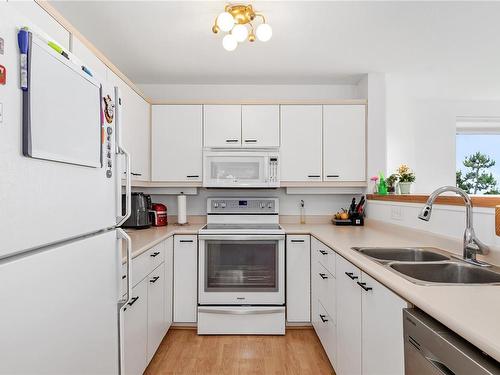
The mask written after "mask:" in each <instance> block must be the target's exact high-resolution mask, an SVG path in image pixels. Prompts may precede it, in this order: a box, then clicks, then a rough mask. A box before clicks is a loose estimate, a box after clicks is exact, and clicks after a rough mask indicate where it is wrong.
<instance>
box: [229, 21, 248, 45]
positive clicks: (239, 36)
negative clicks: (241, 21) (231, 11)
mask: <svg viewBox="0 0 500 375" xmlns="http://www.w3.org/2000/svg"><path fill="white" fill-rule="evenodd" d="M231 34H232V35H233V36H234V37H235V38H236V41H238V42H244V41H245V40H246V39H247V37H248V29H247V28H246V26H244V25H236V26H235V27H233V30H232V31H231Z"/></svg>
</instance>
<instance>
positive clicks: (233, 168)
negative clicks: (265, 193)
mask: <svg viewBox="0 0 500 375" xmlns="http://www.w3.org/2000/svg"><path fill="white" fill-rule="evenodd" d="M267 168H268V166H267V164H266V158H264V157H258V156H256V157H247V156H235V155H231V156H210V157H208V158H207V163H206V170H205V178H206V184H205V186H212V187H232V186H238V187H245V186H247V187H259V186H262V187H265V186H267V185H268V184H267V182H268V179H267V176H268V170H267Z"/></svg>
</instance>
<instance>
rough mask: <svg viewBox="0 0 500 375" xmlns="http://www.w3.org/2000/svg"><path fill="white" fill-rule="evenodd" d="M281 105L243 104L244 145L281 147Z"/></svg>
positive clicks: (242, 128)
mask: <svg viewBox="0 0 500 375" xmlns="http://www.w3.org/2000/svg"><path fill="white" fill-rule="evenodd" d="M279 124H280V110H279V105H243V106H241V134H242V145H243V147H279V145H280V128H279Z"/></svg>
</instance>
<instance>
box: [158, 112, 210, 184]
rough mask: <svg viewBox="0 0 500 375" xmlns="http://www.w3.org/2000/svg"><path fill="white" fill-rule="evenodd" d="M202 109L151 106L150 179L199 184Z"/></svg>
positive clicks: (200, 176)
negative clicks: (197, 182) (196, 182)
mask: <svg viewBox="0 0 500 375" xmlns="http://www.w3.org/2000/svg"><path fill="white" fill-rule="evenodd" d="M202 116H203V115H202V106H201V105H154V106H152V129H151V132H152V138H151V147H152V150H151V151H152V153H151V154H152V161H151V163H152V176H151V177H152V180H153V181H201V178H202V126H203V125H202V124H203V118H202Z"/></svg>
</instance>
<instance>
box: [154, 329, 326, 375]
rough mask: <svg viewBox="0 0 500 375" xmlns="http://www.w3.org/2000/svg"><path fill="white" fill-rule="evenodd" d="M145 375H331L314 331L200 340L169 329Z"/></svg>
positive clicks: (193, 332)
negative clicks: (283, 334)
mask: <svg viewBox="0 0 500 375" xmlns="http://www.w3.org/2000/svg"><path fill="white" fill-rule="evenodd" d="M145 374H146V375H159V374H162V375H163V374H165V375H166V374H197V375H198V374H199V375H201V374H203V375H219V374H221V375H226V374H227V375H233V374H234V375H264V374H265V375H268V374H269V375H284V374H294V375H335V372H334V371H333V368H332V366H331V365H330V362H329V361H328V358H327V356H326V353H325V351H324V350H323V347H322V346H321V343H320V342H319V339H318V337H317V336H316V334H315V333H314V330H312V329H290V330H287V332H286V335H285V336H198V335H197V334H196V330H193V329H171V330H170V331H169V332H168V333H167V335H166V336H165V337H164V339H163V341H162V343H161V345H160V347H159V348H158V350H157V352H156V354H155V356H154V357H153V359H152V360H151V362H150V364H149V366H148V368H147V369H146V371H145Z"/></svg>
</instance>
